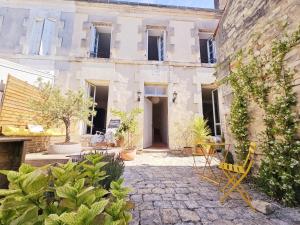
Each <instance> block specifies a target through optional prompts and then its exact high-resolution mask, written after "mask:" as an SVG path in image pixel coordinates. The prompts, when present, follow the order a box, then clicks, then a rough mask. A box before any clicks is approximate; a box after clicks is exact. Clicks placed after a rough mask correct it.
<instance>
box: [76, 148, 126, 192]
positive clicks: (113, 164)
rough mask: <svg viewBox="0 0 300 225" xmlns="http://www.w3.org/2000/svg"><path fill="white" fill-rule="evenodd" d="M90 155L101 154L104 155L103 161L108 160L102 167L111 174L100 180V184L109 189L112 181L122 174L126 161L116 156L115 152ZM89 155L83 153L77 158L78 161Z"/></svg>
mask: <svg viewBox="0 0 300 225" xmlns="http://www.w3.org/2000/svg"><path fill="white" fill-rule="evenodd" d="M88 155H94V156H95V157H96V156H97V155H99V156H101V157H102V161H103V162H106V164H105V165H104V166H103V167H102V169H103V170H104V171H105V172H106V174H109V175H108V176H106V177H105V178H104V179H103V180H101V181H99V185H101V186H103V187H104V188H105V189H109V188H110V184H111V182H112V181H114V180H118V179H119V178H120V177H121V176H122V174H123V172H124V167H125V165H124V161H123V160H122V159H121V158H120V157H119V156H117V157H116V155H115V154H103V153H91V154H88ZM88 155H83V156H81V157H80V158H79V159H76V160H77V162H82V161H84V160H85V157H87V156H88Z"/></svg>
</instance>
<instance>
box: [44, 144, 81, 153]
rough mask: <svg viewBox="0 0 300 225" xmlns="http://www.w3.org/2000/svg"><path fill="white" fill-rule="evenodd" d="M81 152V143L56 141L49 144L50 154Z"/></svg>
mask: <svg viewBox="0 0 300 225" xmlns="http://www.w3.org/2000/svg"><path fill="white" fill-rule="evenodd" d="M80 152H81V144H80V143H55V144H53V145H50V146H49V149H48V153H49V154H73V153H80Z"/></svg>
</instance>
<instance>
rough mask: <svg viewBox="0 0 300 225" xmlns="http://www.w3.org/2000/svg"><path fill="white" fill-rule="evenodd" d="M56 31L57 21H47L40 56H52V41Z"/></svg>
mask: <svg viewBox="0 0 300 225" xmlns="http://www.w3.org/2000/svg"><path fill="white" fill-rule="evenodd" d="M54 31H55V20H52V19H46V20H45V24H44V29H43V34H42V40H41V46H40V51H39V53H40V55H50V54H51V47H52V40H53V37H54Z"/></svg>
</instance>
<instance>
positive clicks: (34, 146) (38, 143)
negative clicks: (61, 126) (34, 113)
mask: <svg viewBox="0 0 300 225" xmlns="http://www.w3.org/2000/svg"><path fill="white" fill-rule="evenodd" d="M28 138H30V139H31V141H26V142H25V145H24V149H25V151H26V153H37V152H44V151H47V150H48V147H49V146H50V145H51V144H53V143H58V142H63V141H64V140H65V136H64V135H62V136H34V137H28Z"/></svg>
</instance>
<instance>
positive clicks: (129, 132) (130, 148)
mask: <svg viewBox="0 0 300 225" xmlns="http://www.w3.org/2000/svg"><path fill="white" fill-rule="evenodd" d="M111 112H112V114H113V115H114V116H116V117H118V118H120V120H121V123H120V127H119V128H118V130H117V132H116V134H117V135H118V138H119V139H120V140H121V141H122V140H124V141H123V144H122V145H121V148H122V149H121V152H120V157H121V158H122V159H123V160H134V159H135V156H136V150H137V146H136V144H137V139H138V135H137V132H138V119H137V117H138V115H139V114H140V113H141V112H142V110H141V109H139V108H135V109H132V110H131V111H130V112H124V111H120V110H112V111H111Z"/></svg>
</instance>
